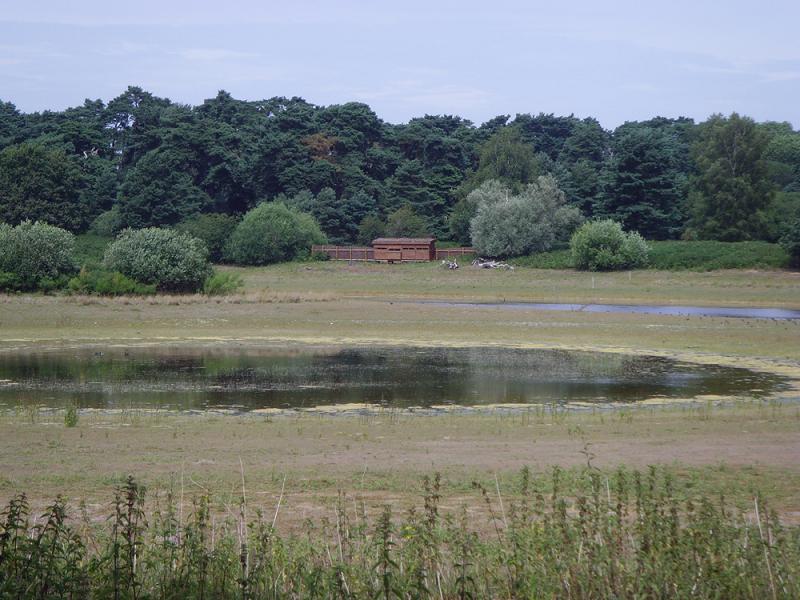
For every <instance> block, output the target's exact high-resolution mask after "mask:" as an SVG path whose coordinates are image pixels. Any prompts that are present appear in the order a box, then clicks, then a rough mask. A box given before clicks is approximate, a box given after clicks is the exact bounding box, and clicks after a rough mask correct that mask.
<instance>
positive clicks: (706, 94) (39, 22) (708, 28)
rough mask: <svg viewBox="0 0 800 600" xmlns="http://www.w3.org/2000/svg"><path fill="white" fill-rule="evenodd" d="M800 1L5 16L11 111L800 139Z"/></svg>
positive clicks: (39, 5) (129, 10)
mask: <svg viewBox="0 0 800 600" xmlns="http://www.w3.org/2000/svg"><path fill="white" fill-rule="evenodd" d="M798 23H800V0H762V1H760V2H754V1H752V0H748V1H742V0H719V1H716V0H714V1H712V0H694V1H688V0H670V1H668V2H665V1H662V0H638V1H632V0H630V1H629V0H605V1H601V0H595V1H589V0H573V1H570V0H561V1H560V2H554V1H552V0H550V1H548V2H541V1H539V0H529V1H527V2H526V1H520V0H482V1H480V2H474V1H472V0H461V1H450V0H442V1H439V0H427V1H421V0H403V1H402V2H397V1H392V2H388V1H383V0H371V1H367V0H338V1H332V0H329V1H327V2H324V1H321V0H314V1H312V0H305V1H304V0H294V1H293V2H292V1H289V0H283V1H281V2H275V1H273V0H260V1H259V0H241V1H239V0H217V1H216V2H207V1H205V0H195V1H194V2H185V1H182V0H159V1H153V0H137V1H136V2H114V1H112V0H105V1H103V2H99V1H95V0H81V1H74V0H50V1H44V0H25V1H24V2H20V1H18V0H0V100H4V101H8V102H13V103H14V104H15V105H16V106H17V107H18V108H19V109H20V110H23V111H25V112H32V111H39V110H45V109H50V110H61V109H64V108H66V107H68V106H75V105H79V104H82V103H83V101H84V99H86V98H90V99H96V98H100V99H102V100H104V101H108V100H111V99H112V98H114V97H116V96H118V95H119V94H120V93H121V92H122V91H124V90H125V88H126V87H128V86H129V85H137V86H140V87H142V88H144V89H146V90H148V91H150V92H152V93H154V94H156V95H158V96H165V97H168V98H170V99H172V100H173V101H176V102H181V103H186V104H199V103H201V102H202V101H203V100H204V99H205V98H210V97H213V96H215V95H216V94H217V91H218V90H221V89H224V90H227V91H228V92H230V93H231V94H232V95H233V96H234V97H236V98H239V99H245V100H259V99H263V98H270V97H273V96H287V97H292V96H301V97H303V98H305V99H306V100H308V101H309V102H313V103H314V104H320V105H328V104H337V103H343V102H349V101H359V102H365V103H367V104H369V105H370V106H371V107H372V108H373V109H374V110H375V112H376V113H377V114H378V116H379V117H381V118H382V119H384V120H386V121H389V122H393V123H401V122H406V121H408V120H409V119H410V118H413V117H415V116H422V115H424V114H455V115H460V116H462V117H464V118H467V119H470V120H472V121H473V122H475V123H478V124H479V123H482V122H483V121H486V120H488V119H490V118H492V117H494V116H497V115H500V114H507V115H511V116H513V115H515V114H517V113H534V114H535V113H539V112H545V113H555V114H558V115H568V114H575V115H576V116H578V117H588V116H593V117H595V118H597V119H598V120H599V121H600V122H601V123H602V124H603V125H604V126H605V127H607V128H613V127H616V126H617V125H619V124H621V123H623V122H625V121H633V120H642V119H648V118H651V117H654V116H666V117H678V116H688V117H693V118H695V119H696V120H703V119H705V118H706V117H708V116H709V115H710V114H713V113H725V114H728V113H730V112H732V111H737V112H739V113H741V114H746V115H749V116H751V117H753V118H755V119H756V120H759V121H764V120H775V121H789V122H791V123H792V124H793V125H794V126H795V128H800V36H799V35H798V34H797V30H798Z"/></svg>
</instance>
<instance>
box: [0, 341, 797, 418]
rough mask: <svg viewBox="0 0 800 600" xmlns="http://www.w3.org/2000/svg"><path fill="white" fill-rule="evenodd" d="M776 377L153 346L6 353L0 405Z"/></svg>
mask: <svg viewBox="0 0 800 600" xmlns="http://www.w3.org/2000/svg"><path fill="white" fill-rule="evenodd" d="M782 387H784V380H783V379H782V378H780V377H779V376H775V375H770V374H765V373H757V372H754V371H750V370H747V369H740V368H732V367H722V366H715V365H697V364H692V363H686V362H678V361H674V360H670V359H666V358H658V357H652V356H630V355H621V354H608V353H593V352H575V351H564V350H514V349H496V348H460V349H444V348H416V347H414V348H409V347H373V346H370V347H348V348H342V347H333V348H332V347H313V346H282V347H252V346H242V347H230V346H226V347H224V348H221V347H202V348H191V347H180V346H176V347H158V348H141V347H140V348H129V349H117V348H114V349H83V350H71V351H64V350H58V351H41V352H32V353H31V352H29V353H11V352H7V353H0V407H3V406H4V407H6V408H8V407H15V406H20V405H23V406H24V405H39V406H51V407H60V406H64V405H66V404H67V403H76V404H77V405H78V406H80V407H96V408H127V407H138V408H144V407H146V408H155V407H161V408H169V409H205V408H215V407H219V408H234V409H239V410H251V409H255V408H286V409H291V408H304V407H305V408H307V407H314V406H322V405H335V404H346V403H359V404H360V403H365V404H372V405H382V406H391V407H409V406H422V407H427V406H432V405H441V404H455V405H464V406H475V405H486V404H494V403H532V404H536V403H545V404H550V403H568V402H578V401H579V402H636V401H639V400H642V399H644V398H651V397H657V396H660V397H664V398H667V399H669V398H689V397H694V396H699V395H704V394H721V395H728V394H730V395H734V394H746V395H752V396H762V395H767V394H769V393H770V392H772V391H776V390H778V389H781V388H782Z"/></svg>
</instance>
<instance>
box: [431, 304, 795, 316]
mask: <svg viewBox="0 0 800 600" xmlns="http://www.w3.org/2000/svg"><path fill="white" fill-rule="evenodd" d="M426 304H433V305H435V306H465V307H475V308H506V309H509V310H562V311H575V312H590V313H640V314H646V315H673V316H690V315H692V316H701V317H734V318H740V319H800V310H792V309H788V308H739V307H724V306H667V305H663V306H659V305H649V304H552V303H544V302H426Z"/></svg>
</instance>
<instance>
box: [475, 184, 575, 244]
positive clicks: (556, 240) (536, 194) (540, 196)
mask: <svg viewBox="0 0 800 600" xmlns="http://www.w3.org/2000/svg"><path fill="white" fill-rule="evenodd" d="M468 199H469V201H472V202H475V204H476V205H477V207H478V209H477V212H476V214H475V217H474V218H473V219H472V221H471V223H470V232H471V235H472V245H473V246H474V247H475V249H476V250H477V251H478V252H479V253H480V254H483V255H486V256H503V257H507V256H522V255H525V254H532V253H534V252H545V251H547V250H551V249H552V248H554V247H556V246H558V245H559V244H563V245H566V242H567V240H569V237H570V235H571V234H572V232H573V231H575V228H576V227H577V226H578V225H580V223H581V222H582V221H583V217H582V215H581V213H580V211H579V210H578V209H577V208H575V207H574V206H569V205H567V203H566V196H565V195H564V192H562V191H561V190H560V189H559V188H558V184H557V183H556V180H555V179H554V178H553V177H551V176H545V177H539V178H538V179H537V180H536V182H535V183H531V184H529V185H528V186H526V187H525V188H524V189H523V190H522V192H521V193H519V194H517V195H512V194H511V191H510V190H509V188H508V187H506V186H504V185H503V184H501V183H499V182H497V181H487V182H486V183H484V184H483V185H481V186H480V187H479V188H477V189H476V190H474V191H473V192H471V193H470V195H469V196H468Z"/></svg>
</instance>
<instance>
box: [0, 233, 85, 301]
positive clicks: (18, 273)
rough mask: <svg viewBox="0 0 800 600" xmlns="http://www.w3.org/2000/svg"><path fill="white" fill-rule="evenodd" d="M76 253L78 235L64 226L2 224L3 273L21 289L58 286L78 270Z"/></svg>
mask: <svg viewBox="0 0 800 600" xmlns="http://www.w3.org/2000/svg"><path fill="white" fill-rule="evenodd" d="M74 251H75V236H74V235H72V234H71V233H70V232H68V231H66V230H64V229H61V228H60V227H55V226H53V225H48V224H47V223H40V222H38V221H37V222H36V223H31V222H30V221H25V222H23V223H20V224H19V225H17V226H16V227H11V226H9V225H6V224H0V273H6V274H11V275H13V276H14V278H13V279H14V281H15V287H18V288H19V289H23V290H33V289H36V288H39V287H42V286H45V287H47V288H50V287H57V285H54V282H57V281H58V280H59V279H61V278H64V277H65V276H67V275H71V274H72V273H74V272H75V271H76V270H77V267H76V265H75V259H74V257H73V254H74ZM9 279H11V278H9Z"/></svg>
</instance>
